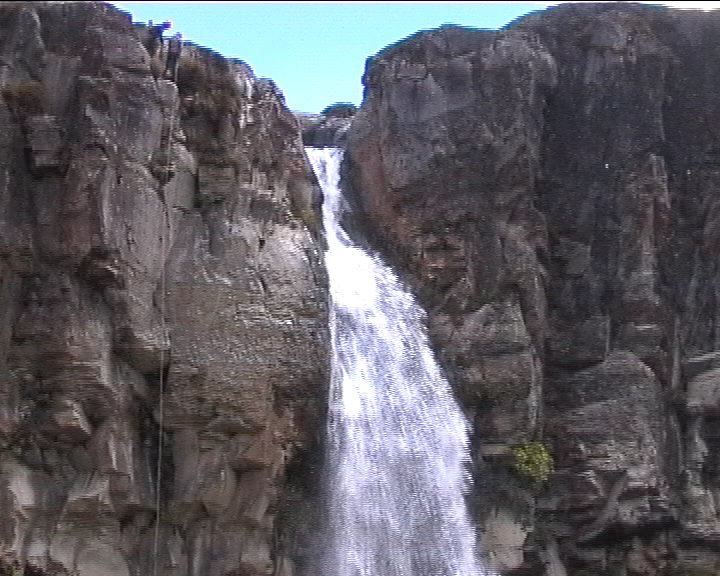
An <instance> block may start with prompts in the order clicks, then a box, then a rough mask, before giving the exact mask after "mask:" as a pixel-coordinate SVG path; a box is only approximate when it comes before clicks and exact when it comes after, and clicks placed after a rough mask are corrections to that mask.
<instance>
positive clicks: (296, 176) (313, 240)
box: [0, 2, 328, 576]
mask: <svg viewBox="0 0 720 576" xmlns="http://www.w3.org/2000/svg"><path fill="white" fill-rule="evenodd" d="M146 36H147V30H146V29H145V28H144V27H142V26H138V27H134V26H133V25H132V24H131V22H130V20H129V17H128V16H127V15H126V14H123V13H121V12H119V11H117V10H116V9H114V8H112V7H110V6H108V5H103V4H97V3H84V2H80V3H48V4H44V3H12V4H10V3H4V4H1V5H0V90H1V93H2V98H1V99H0V520H1V522H0V557H2V558H4V559H5V560H6V561H7V563H8V565H10V564H11V563H12V562H13V561H18V562H19V563H20V564H24V563H28V564H32V565H33V566H35V567H37V568H39V569H41V570H43V571H45V572H47V573H52V574H61V573H67V574H70V573H72V574H78V575H82V576H91V575H92V576H98V575H104V576H111V575H112V576H125V575H128V576H129V575H130V574H151V573H153V571H154V563H155V562H157V567H158V571H157V573H158V574H166V575H171V574H178V575H179V574H194V575H198V576H199V575H203V576H206V575H230V574H233V575H260V574H270V573H271V572H273V571H274V572H275V573H277V574H284V575H290V574H293V573H294V572H295V567H294V566H295V563H296V562H298V561H300V562H301V561H302V557H301V556H300V555H298V554H295V553H291V552H292V551H293V550H297V549H298V548H299V544H298V542H301V541H302V538H303V534H302V533H301V531H299V530H298V529H296V528H297V527H298V526H300V524H299V523H298V522H296V521H295V519H296V518H299V517H302V519H303V523H302V525H303V526H305V527H306V528H305V529H306V530H308V529H311V528H310V527H311V526H312V515H311V514H310V511H311V510H312V506H310V504H309V502H310V498H311V497H312V494H311V492H312V489H313V485H314V481H313V476H312V474H313V471H314V469H315V467H314V460H313V459H315V458H317V454H318V450H317V449H316V444H317V442H318V438H317V431H318V430H319V429H321V423H322V421H323V413H324V408H323V406H324V399H325V390H326V383H327V362H328V353H327V341H328V338H327V333H326V331H327V317H326V316H327V312H326V300H327V298H326V280H325V276H324V272H323V268H322V265H321V254H320V250H319V245H318V232H319V231H318V225H317V222H318V221H319V220H318V219H317V207H318V203H319V198H318V195H319V192H318V191H317V189H316V186H315V184H314V179H313V178H312V176H311V172H310V170H309V167H308V166H307V165H306V160H305V157H304V154H303V150H302V144H301V142H300V137H299V129H298V125H297V122H296V120H295V118H294V117H293V115H292V114H291V113H290V112H289V111H288V110H287V109H286V108H285V105H284V102H283V100H282V95H281V94H280V93H279V92H278V91H277V89H276V88H275V87H274V85H273V84H272V83H271V82H267V81H259V80H256V79H255V77H254V75H253V73H252V71H251V70H250V69H249V68H248V67H247V66H246V65H245V64H243V63H241V62H231V61H226V60H224V59H222V58H221V57H219V56H217V55H215V54H213V53H210V52H209V51H207V50H204V49H198V48H195V47H193V46H186V47H185V49H184V51H183V55H182V58H181V61H180V66H179V69H178V75H177V83H175V82H173V81H171V80H166V79H163V78H162V75H161V74H160V72H162V65H161V62H160V61H159V59H155V60H153V59H151V58H150V57H149V56H148V53H147V51H146V49H145V47H144V45H143V40H144V39H145V38H146ZM161 373H162V374H163V375H164V377H163V379H162V380H163V385H164V395H163V396H162V399H161V397H160V374H161ZM161 400H162V401H161ZM161 418H162V420H163V422H162V423H163V425H164V435H163V437H162V462H161V466H160V470H161V476H162V484H161V493H160V495H159V501H160V509H161V522H160V525H159V530H158V538H157V539H156V538H155V534H156V513H155V502H156V496H157V495H156V492H155V487H156V480H157V478H156V471H157V461H158V458H159V456H160V449H159V444H158V423H159V421H160V419H161ZM288 470H292V478H291V479H290V480H288V479H287V476H288V474H287V471H288ZM156 542H157V554H156V553H155V552H156V551H155V548H156ZM28 570H30V568H28ZM32 570H34V568H33V569H32ZM26 573H30V572H26ZM33 573H35V572H33Z"/></svg>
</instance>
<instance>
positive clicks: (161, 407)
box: [153, 59, 180, 576]
mask: <svg viewBox="0 0 720 576" xmlns="http://www.w3.org/2000/svg"><path fill="white" fill-rule="evenodd" d="M178 60H179V59H178ZM177 69H178V66H177V62H176V63H175V66H174V70H173V78H172V80H173V82H174V84H175V87H176V88H177ZM177 105H178V107H179V106H180V92H179V91H178V103H177ZM174 130H175V108H174V107H171V108H170V121H169V123H168V137H167V147H166V152H165V162H166V166H165V168H166V170H167V171H168V173H169V172H170V158H171V152H172V138H173V132H174ZM171 180H172V186H173V188H174V187H175V182H176V179H175V177H174V176H173V177H172V179H171ZM171 197H172V196H171ZM161 201H162V205H163V213H164V222H163V226H162V228H161V230H160V254H161V259H162V261H161V266H160V302H159V306H160V334H161V343H160V367H159V374H158V397H159V398H158V454H157V466H156V469H155V478H156V480H155V534H154V537H153V576H157V574H158V557H159V553H158V552H159V543H160V520H161V511H160V508H161V502H160V494H161V490H162V461H163V439H164V436H165V342H167V341H168V338H167V328H166V320H165V315H166V314H165V286H166V280H165V261H166V259H167V254H166V243H167V237H166V232H167V231H168V230H169V228H170V214H169V212H168V206H167V197H166V196H164V195H161Z"/></svg>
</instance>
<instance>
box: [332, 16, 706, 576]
mask: <svg viewBox="0 0 720 576" xmlns="http://www.w3.org/2000/svg"><path fill="white" fill-rule="evenodd" d="M719 59H720V14H718V13H702V12H688V11H683V12H680V11H672V10H669V9H664V8H658V7H648V6H641V5H633V4H624V3H620V4H617V3H612V4H590V3H588V4H584V3H580V4H574V5H563V6H560V7H557V8H553V9H550V10H548V11H546V12H544V13H537V14H532V15H530V16H528V17H525V18H523V19H521V20H519V21H517V22H515V23H513V24H512V25H511V26H509V27H508V28H507V29H506V30H503V31H499V32H490V31H479V30H472V29H464V28H460V27H444V28H441V29H438V30H434V31H428V32H422V33H419V34H417V35H415V36H413V37H410V38H408V39H406V40H404V41H402V42H399V43H398V44H396V45H393V46H391V47H388V48H387V49H385V50H383V51H382V52H381V53H379V54H378V55H377V56H375V57H374V58H372V59H370V60H369V62H368V66H367V68H366V73H365V76H364V84H365V90H366V93H365V100H364V103H363V105H362V107H361V109H360V111H359V113H358V115H357V116H356V117H355V119H354V121H353V124H352V126H351V128H350V131H349V133H348V148H347V154H346V162H345V183H346V186H347V188H348V189H349V190H350V192H351V194H352V199H353V203H354V205H355V208H356V217H355V221H354V222H353V225H356V226H357V225H358V224H357V220H358V219H360V220H362V221H363V223H364V229H365V231H366V233H367V235H368V239H369V242H370V244H371V245H374V246H375V247H377V248H378V249H380V250H381V251H382V252H383V253H384V255H385V256H386V257H387V258H388V259H389V260H390V261H391V262H392V263H393V264H394V265H396V266H397V267H398V269H400V270H401V271H402V272H403V273H404V275H405V277H406V279H407V281H408V282H409V283H410V284H411V285H412V286H413V287H414V289H415V290H416V291H417V293H418V294H419V295H420V297H421V299H422V301H423V303H424V304H425V306H426V307H427V309H428V312H429V324H430V331H431V334H432V338H433V340H434V342H435V344H436V347H437V350H438V354H439V356H440V358H441V360H442V361H443V363H444V365H445V367H446V368H447V370H448V372H449V375H450V378H451V379H452V382H453V384H454V386H455V388H456V390H457V393H458V395H459V397H460V398H461V400H462V403H463V405H464V406H465V407H466V410H467V413H468V415H469V417H470V419H471V421H472V423H473V427H474V435H473V442H474V451H475V453H474V458H475V478H476V485H475V491H474V495H475V498H474V500H475V503H476V506H475V513H476V515H477V517H478V520H479V523H480V525H481V527H482V530H483V532H484V534H483V542H484V547H485V550H486V553H487V556H488V558H489V561H490V562H491V563H492V564H493V565H495V566H496V567H498V569H500V570H501V571H502V572H503V573H506V574H509V573H514V574H532V575H539V574H548V575H553V576H563V575H566V574H567V575H579V574H585V575H587V574H593V575H600V574H608V575H610V574H612V575H623V576H630V575H632V576H639V575H648V576H649V575H656V574H669V575H670V574H671V575H681V574H696V575H700V574H703V575H710V574H717V573H720V554H718V552H717V544H718V542H719V541H720V516H719V513H720V510H719V509H718V496H719V495H720V459H719V458H718V449H720V444H719V439H720V427H719V425H720V419H719V416H720V308H719V304H720V292H718V287H719V286H720V271H719V267H718V247H719V246H720V220H719V218H720V216H719V215H720V203H719V200H718V194H717V190H718V186H720V100H719V99H718V97H717V95H718V93H720V67H718V66H717V62H718V60H719ZM533 442H540V443H542V446H543V447H544V448H542V450H547V451H548V452H549V453H550V454H551V456H552V458H553V460H554V472H553V473H552V474H551V475H550V477H549V478H548V480H547V482H542V480H543V478H542V477H535V478H532V473H530V474H529V475H528V474H526V475H525V477H523V475H522V474H519V473H518V470H519V467H518V466H517V462H516V460H517V457H518V454H519V452H518V451H517V450H518V449H522V448H523V447H528V446H535V447H537V446H538V445H537V444H531V443H533ZM513 449H515V450H516V451H515V452H514V451H513ZM541 455H542V454H541ZM530 472H532V470H530ZM533 480H537V481H533Z"/></svg>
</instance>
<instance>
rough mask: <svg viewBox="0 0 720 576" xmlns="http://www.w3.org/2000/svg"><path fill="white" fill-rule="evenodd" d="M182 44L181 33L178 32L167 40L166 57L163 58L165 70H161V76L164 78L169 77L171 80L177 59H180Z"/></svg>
mask: <svg viewBox="0 0 720 576" xmlns="http://www.w3.org/2000/svg"><path fill="white" fill-rule="evenodd" d="M182 46H183V41H182V34H180V33H178V34H175V36H173V37H172V38H170V40H168V50H167V58H166V59H165V71H164V72H163V76H165V78H170V79H171V80H172V79H174V78H175V76H176V72H177V65H178V60H179V59H180V53H181V52H182Z"/></svg>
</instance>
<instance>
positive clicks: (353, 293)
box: [306, 148, 484, 576]
mask: <svg viewBox="0 0 720 576" xmlns="http://www.w3.org/2000/svg"><path fill="white" fill-rule="evenodd" d="M306 151H307V154H308V157H309V159H310V161H311V163H312V165H313V169H314V171H315V173H316V175H317V177H318V180H319V181H320V184H321V186H322V189H323V194H324V203H323V223H324V226H325V232H326V236H327V252H326V254H325V260H326V265H327V270H328V274H329V278H330V295H331V302H332V304H331V313H330V317H331V321H330V330H331V337H332V347H333V358H332V383H331V391H330V405H329V440H328V444H329V447H328V450H329V453H328V472H327V473H328V482H329V492H330V493H329V495H328V519H327V521H328V525H329V527H328V530H327V535H326V536H324V541H323V548H324V549H325V552H324V559H323V570H322V572H323V576H482V574H484V572H483V569H482V568H481V566H480V565H479V563H478V560H477V556H476V547H475V532H474V529H473V526H472V523H471V521H470V518H469V516H468V513H467V510H466V505H465V500H464V494H465V493H466V490H467V488H468V483H469V478H468V474H467V471H466V467H467V463H468V426H467V423H466V421H465V418H464V416H463V414H462V413H461V411H460V409H459V407H458V405H457V403H456V401H455V399H454V397H453V394H452V391H451V389H450V387H449V385H448V383H447V381H446V380H445V378H444V377H443V374H442V372H441V370H440V368H439V366H438V364H437V362H436V361H435V358H434V356H433V353H432V350H431V349H430V346H429V344H428V339H427V335H426V331H425V326H424V320H425V316H424V312H423V310H422V309H421V308H420V307H419V306H418V304H416V302H415V301H414V299H413V296H412V295H411V294H410V292H409V291H408V290H406V289H405V288H404V287H403V285H402V283H401V282H400V281H399V279H398V277H397V276H396V275H395V274H394V272H393V271H392V270H391V269H390V268H389V267H388V266H386V265H385V264H384V263H383V262H382V261H381V260H380V259H379V258H378V257H377V256H374V255H372V254H369V253H368V252H366V251H365V250H363V249H362V248H360V247H359V246H357V245H356V244H354V243H353V241H352V239H351V238H350V237H349V236H348V234H347V233H346V232H345V231H344V230H343V229H342V228H341V226H340V221H339V219H340V213H341V210H342V204H343V199H342V196H341V193H340V190H339V168H340V162H341V160H342V151H341V150H338V149H332V148H325V149H315V148H308V149H306Z"/></svg>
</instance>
